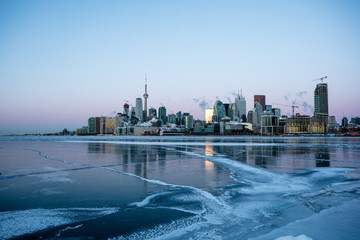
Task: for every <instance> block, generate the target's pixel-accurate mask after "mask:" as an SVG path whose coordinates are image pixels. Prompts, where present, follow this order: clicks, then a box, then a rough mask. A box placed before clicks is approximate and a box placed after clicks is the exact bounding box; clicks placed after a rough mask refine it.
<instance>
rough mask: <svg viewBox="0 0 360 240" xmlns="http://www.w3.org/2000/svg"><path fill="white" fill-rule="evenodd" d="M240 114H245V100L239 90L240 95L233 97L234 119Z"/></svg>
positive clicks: (238, 117) (239, 117)
mask: <svg viewBox="0 0 360 240" xmlns="http://www.w3.org/2000/svg"><path fill="white" fill-rule="evenodd" d="M242 115H245V116H246V100H245V98H244V96H243V95H242V91H241V95H239V96H238V97H237V98H235V120H240V119H241V117H242Z"/></svg>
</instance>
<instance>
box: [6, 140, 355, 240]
mask: <svg viewBox="0 0 360 240" xmlns="http://www.w3.org/2000/svg"><path fill="white" fill-rule="evenodd" d="M359 169H360V138H346V137H248V136H246V137H99V136H97V137H33V136H29V137H5V136H2V137H0V239H12V238H14V239H17V238H19V239H20V238H21V239H22V238H28V239H39V238H44V239H109V238H110V239H258V240H260V239H292V237H293V239H359V236H360V221H359V220H360V170H359Z"/></svg>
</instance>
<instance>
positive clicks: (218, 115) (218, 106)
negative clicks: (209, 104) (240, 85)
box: [214, 100, 226, 122]
mask: <svg viewBox="0 0 360 240" xmlns="http://www.w3.org/2000/svg"><path fill="white" fill-rule="evenodd" d="M225 116H226V111H225V106H224V104H223V103H222V102H221V101H220V100H216V102H215V104H214V120H215V122H220V119H222V118H224V117H225Z"/></svg>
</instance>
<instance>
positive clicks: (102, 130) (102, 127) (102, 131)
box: [99, 117, 106, 134]
mask: <svg viewBox="0 0 360 240" xmlns="http://www.w3.org/2000/svg"><path fill="white" fill-rule="evenodd" d="M99 120H100V121H99V124H100V133H99V134H105V133H106V117H100V118H99Z"/></svg>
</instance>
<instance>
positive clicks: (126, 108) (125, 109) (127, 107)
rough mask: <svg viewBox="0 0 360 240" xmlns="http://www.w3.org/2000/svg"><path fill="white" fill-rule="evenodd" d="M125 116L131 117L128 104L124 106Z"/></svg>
mask: <svg viewBox="0 0 360 240" xmlns="http://www.w3.org/2000/svg"><path fill="white" fill-rule="evenodd" d="M124 114H125V115H127V116H129V104H127V103H125V104H124Z"/></svg>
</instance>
